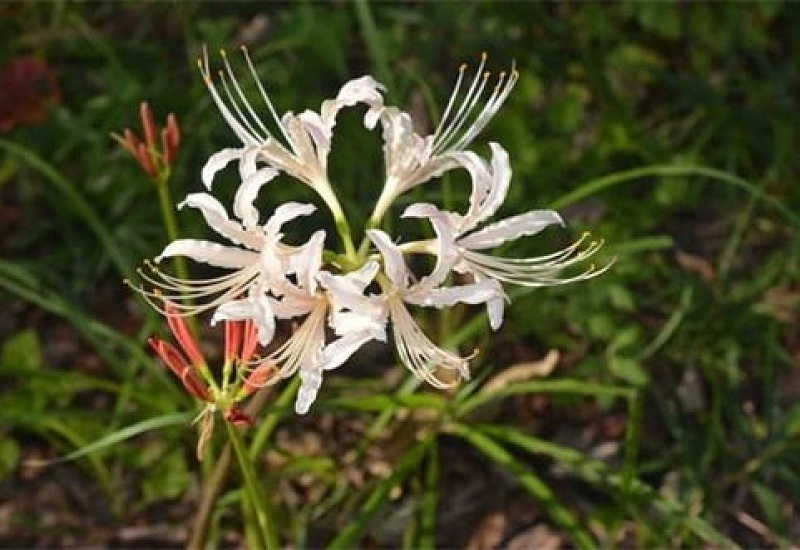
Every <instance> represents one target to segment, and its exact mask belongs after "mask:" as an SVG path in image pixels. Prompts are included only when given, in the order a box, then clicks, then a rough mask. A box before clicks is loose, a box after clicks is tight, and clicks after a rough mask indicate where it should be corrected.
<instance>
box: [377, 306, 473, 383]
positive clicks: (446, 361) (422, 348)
mask: <svg viewBox="0 0 800 550" xmlns="http://www.w3.org/2000/svg"><path fill="white" fill-rule="evenodd" d="M388 306H389V315H390V317H391V320H392V334H393V335H394V340H395V344H396V346H397V350H398V354H399V355H400V360H401V361H402V363H403V364H404V365H405V366H406V367H407V368H408V369H409V370H410V371H411V372H412V373H413V374H414V375H415V376H416V377H418V378H421V379H422V380H425V381H426V382H428V383H429V384H431V385H432V386H434V387H436V388H449V387H452V386H453V385H454V384H455V383H456V382H455V381H443V380H441V379H440V378H439V377H437V375H436V372H435V371H436V369H437V368H444V369H448V370H456V371H458V372H459V374H460V375H461V377H462V378H465V379H466V378H469V370H468V365H469V359H468V358H463V357H459V356H457V355H454V354H451V353H448V352H446V351H445V350H443V349H441V348H440V347H438V346H436V345H435V344H434V343H433V342H431V341H430V339H428V337H427V336H426V335H425V333H423V332H422V329H420V328H419V325H417V323H416V321H414V319H413V318H412V317H411V314H410V313H409V311H408V309H407V308H406V306H405V304H403V302H402V299H401V298H400V297H399V296H397V295H392V296H390V297H389V299H388Z"/></svg>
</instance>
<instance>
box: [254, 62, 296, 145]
mask: <svg viewBox="0 0 800 550" xmlns="http://www.w3.org/2000/svg"><path fill="white" fill-rule="evenodd" d="M242 53H243V54H244V59H245V61H247V66H248V67H249V68H250V74H251V75H252V76H253V80H254V81H255V83H256V86H257V87H258V91H259V92H261V97H263V98H264V103H266V105H267V109H269V113H270V114H271V115H272V118H273V120H274V121H275V124H277V126H278V128H280V130H281V134H283V138H284V139H285V140H286V142H287V143H291V140H290V139H289V136H288V135H287V134H286V128H284V127H283V123H282V122H281V119H280V117H279V116H278V113H277V111H275V107H274V106H273V105H272V101H271V100H270V99H269V95H268V94H267V91H266V90H265V89H264V85H263V84H262V83H261V79H260V78H258V72H257V71H256V68H255V66H254V65H253V61H252V60H251V59H250V53H249V52H248V51H247V48H245V47H244V46H242Z"/></svg>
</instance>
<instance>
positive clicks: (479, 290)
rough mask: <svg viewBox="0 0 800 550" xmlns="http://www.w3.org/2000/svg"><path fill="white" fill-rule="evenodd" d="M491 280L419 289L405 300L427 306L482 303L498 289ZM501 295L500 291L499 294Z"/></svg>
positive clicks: (490, 297) (439, 306)
mask: <svg viewBox="0 0 800 550" xmlns="http://www.w3.org/2000/svg"><path fill="white" fill-rule="evenodd" d="M492 282H493V281H490V280H484V281H480V282H477V283H471V284H467V285H461V286H454V287H447V288H435V289H421V290H420V291H419V292H414V291H412V292H409V293H408V294H406V296H405V300H406V301H407V302H410V303H412V304H416V305H420V306H428V307H437V308H443V307H450V306H452V305H454V304H456V303H459V302H461V303H464V304H473V305H474V304H482V303H484V302H486V301H487V300H491V299H493V298H495V297H497V295H498V291H497V288H496V286H495V285H493V284H492ZM500 295H501V296H502V293H501V294H500Z"/></svg>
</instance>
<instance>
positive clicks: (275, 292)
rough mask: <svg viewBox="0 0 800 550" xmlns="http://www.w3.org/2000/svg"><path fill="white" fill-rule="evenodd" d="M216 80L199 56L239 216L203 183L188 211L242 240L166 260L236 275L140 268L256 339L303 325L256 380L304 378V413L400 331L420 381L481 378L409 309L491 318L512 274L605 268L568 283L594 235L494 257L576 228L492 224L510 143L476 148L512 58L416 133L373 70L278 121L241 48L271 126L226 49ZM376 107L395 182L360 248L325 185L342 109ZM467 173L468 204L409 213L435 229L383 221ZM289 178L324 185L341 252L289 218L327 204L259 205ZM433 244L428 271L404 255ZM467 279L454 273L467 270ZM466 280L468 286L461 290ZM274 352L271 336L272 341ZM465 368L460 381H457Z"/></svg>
mask: <svg viewBox="0 0 800 550" xmlns="http://www.w3.org/2000/svg"><path fill="white" fill-rule="evenodd" d="M222 59H223V65H224V68H223V70H222V71H220V72H219V76H218V78H216V79H215V78H214V77H212V74H211V70H210V68H209V63H208V58H207V56H204V58H203V59H202V60H201V61H200V63H199V64H200V70H201V72H202V74H203V77H204V79H205V82H206V84H207V87H208V90H209V92H210V93H211V96H212V97H213V99H214V102H215V103H216V105H217V107H218V108H219V111H220V112H221V114H222V116H223V118H224V119H225V121H226V122H227V124H228V126H229V127H230V128H231V130H233V132H234V133H235V134H236V136H237V137H238V139H239V141H240V142H241V146H239V147H235V148H229V149H223V150H222V151H219V152H218V153H215V154H214V155H212V156H211V158H210V159H209V160H208V162H207V163H206V165H205V167H204V168H203V170H202V180H203V183H204V184H205V187H206V189H207V190H208V191H211V189H212V183H213V180H214V177H215V175H216V174H217V173H218V172H219V171H220V170H222V169H223V168H225V167H226V166H227V165H229V164H230V163H233V162H235V163H237V165H238V170H239V175H240V177H241V184H240V186H239V188H238V190H237V191H236V194H235V197H234V200H233V204H232V210H233V217H231V216H229V213H228V211H227V209H226V208H225V206H224V205H223V204H221V203H220V202H219V201H218V200H217V199H216V198H215V197H214V196H213V195H211V194H210V193H209V192H203V193H192V194H190V195H189V196H187V197H186V199H185V200H184V201H183V202H182V203H181V204H180V205H179V208H183V207H191V208H195V209H197V210H199V211H200V213H201V214H202V215H203V217H204V219H205V221H206V222H207V223H208V225H209V226H210V227H211V228H212V229H213V230H214V231H216V232H217V233H218V234H219V235H221V236H222V237H224V238H225V239H227V240H228V241H229V242H230V244H226V245H223V244H218V243H216V242H210V241H205V240H195V239H179V240H176V241H174V242H172V243H170V244H169V245H168V246H167V247H166V248H165V249H164V250H163V251H162V253H161V254H160V255H159V256H158V257H156V259H155V262H156V263H158V262H160V261H161V260H162V259H163V258H168V257H173V256H185V257H188V258H190V259H192V260H194V261H197V262H204V263H206V264H210V265H212V266H216V267H218V268H223V269H224V270H228V273H227V274H225V275H223V276H220V277H216V278H212V279H203V280H184V279H181V278H178V277H174V276H172V275H169V274H167V273H164V272H163V271H160V270H159V269H158V268H156V267H155V266H153V265H152V264H149V265H150V268H151V269H150V270H149V271H143V272H142V274H143V277H144V278H145V279H146V281H147V282H148V283H149V284H151V285H154V286H155V289H154V290H152V291H150V290H144V289H142V292H143V293H144V294H145V295H146V296H148V297H150V298H151V300H152V302H153V303H154V304H155V305H156V306H157V307H158V304H163V303H165V302H168V303H172V304H175V308H176V311H180V313H181V314H184V315H194V314H197V313H200V312H202V311H206V310H213V318H212V323H214V322H217V321H219V320H252V321H253V322H254V323H255V325H256V327H257V329H258V338H259V341H260V343H261V344H262V345H263V346H268V345H269V344H270V343H271V342H272V340H273V337H274V335H275V332H276V323H277V322H278V321H280V320H293V326H295V327H296V328H295V330H294V332H293V333H292V335H291V337H289V338H288V339H287V340H286V341H285V342H283V343H282V344H281V345H280V346H279V347H277V348H276V349H274V351H271V352H270V353H268V355H267V356H266V357H263V358H262V359H261V360H259V361H258V362H257V363H256V364H255V365H253V366H252V367H253V369H255V370H256V371H258V372H257V373H254V374H258V376H257V378H258V379H259V380H263V381H264V383H272V382H274V381H276V380H278V379H281V378H286V377H289V376H292V375H294V374H295V373H298V374H299V376H300V378H301V380H302V385H301V388H300V391H299V393H298V396H297V402H296V410H297V412H298V413H305V412H306V411H308V409H309V407H310V406H311V404H312V403H313V401H314V399H315V398H316V395H317V392H318V390H319V388H320V385H321V383H322V376H323V372H324V371H328V370H331V369H335V368H336V367H338V366H340V365H342V364H343V363H344V362H345V361H347V360H348V358H349V357H350V356H351V355H352V354H353V353H354V352H355V351H356V350H358V349H359V348H360V347H361V346H363V345H364V344H365V343H366V342H368V341H370V340H379V341H382V342H386V341H387V327H391V332H392V339H393V341H394V344H395V345H396V347H397V350H398V354H399V357H400V359H401V361H402V363H403V364H404V365H405V366H406V367H408V369H410V370H411V371H412V372H413V373H414V374H415V375H416V376H418V377H420V378H421V379H424V380H426V381H428V382H429V383H431V384H433V385H434V386H437V387H445V386H449V385H451V384H452V383H454V381H457V380H458V378H467V377H468V376H469V370H468V361H469V358H468V357H467V358H465V357H460V356H459V355H457V354H454V353H452V352H450V351H446V350H444V349H442V348H440V347H438V346H437V345H436V344H434V343H433V342H431V340H430V339H429V338H428V337H427V336H426V335H425V334H424V333H423V331H422V330H421V329H420V327H419V325H417V323H416V322H415V321H414V318H413V317H412V315H411V314H410V312H409V310H408V305H409V304H411V305H414V306H423V307H436V308H443V307H447V306H452V305H454V304H456V303H459V302H461V303H467V304H485V305H486V308H487V311H488V315H489V320H490V324H491V327H492V328H493V329H495V330H496V329H498V328H499V327H500V325H501V324H502V321H503V306H504V301H505V299H506V297H505V295H504V293H503V287H502V283H510V284H515V285H523V286H528V287H539V286H549V285H556V284H562V283H567V282H572V281H576V280H580V279H586V278H589V277H592V276H594V275H596V274H598V273H599V272H601V271H602V270H597V269H595V268H594V267H593V266H590V267H588V268H585V269H583V270H582V271H580V272H579V273H578V274H577V275H572V276H571V277H562V276H560V275H559V274H560V273H561V272H562V270H563V269H564V268H566V267H569V266H572V265H574V264H576V263H579V262H583V261H584V260H585V259H586V258H587V257H589V256H591V255H592V254H593V253H594V252H595V251H596V250H597V249H598V248H599V246H600V244H599V243H596V242H588V241H587V240H586V238H582V239H580V240H579V241H578V242H575V243H574V244H572V245H570V246H568V247H566V248H564V249H562V250H558V251H557V252H555V253H553V254H550V255H547V256H542V257H534V258H504V257H497V256H492V255H490V254H487V253H486V252H485V251H486V250H487V249H490V248H495V247H497V246H499V245H501V244H503V243H505V242H507V241H509V240H512V239H516V238H518V237H520V236H523V235H534V234H536V233H538V232H540V231H542V230H543V229H544V228H545V227H547V226H549V225H554V224H563V222H562V220H561V218H560V217H559V215H558V214H557V213H556V212H553V211H550V210H535V211H531V212H527V213H524V214H521V215H518V216H514V217H511V218H507V219H504V220H502V221H498V222H494V223H490V224H488V225H483V224H484V223H485V222H486V220H488V219H489V218H491V217H492V216H493V215H494V214H495V213H496V212H497V210H498V208H499V207H500V206H501V204H502V202H503V201H504V199H505V197H506V194H507V192H508V187H509V183H510V181H511V167H510V164H509V158H508V153H507V152H506V151H505V150H504V149H503V148H502V147H501V146H500V145H499V144H497V143H490V144H489V147H490V150H491V159H490V160H488V161H487V160H486V159H483V158H481V157H480V156H478V155H477V154H476V153H474V152H472V151H469V150H467V147H468V146H469V145H470V144H471V142H472V141H473V139H474V138H475V137H476V136H477V135H478V134H479V133H480V132H481V130H483V128H484V127H485V126H486V124H487V123H488V122H489V121H490V120H491V118H492V117H493V116H494V115H495V113H497V111H498V110H499V109H500V107H501V106H502V104H503V102H504V101H505V100H506V98H507V97H508V95H509V93H510V92H511V89H512V88H513V87H514V84H515V82H516V80H517V77H518V74H517V72H516V70H515V69H514V68H513V67H512V69H511V71H510V72H509V73H500V75H499V77H498V78H497V79H496V81H494V85H493V86H492V83H491V82H490V81H492V77H491V75H490V73H488V72H484V64H485V56H484V58H483V60H482V61H481V64H480V66H479V67H478V69H477V71H476V74H475V76H474V77H473V78H472V79H471V80H470V79H469V78H465V75H466V66H462V68H461V70H460V72H459V76H458V80H457V82H456V84H455V88H454V90H453V92H452V95H451V97H450V100H449V101H448V103H447V107H446V109H445V111H444V115H443V117H442V120H441V123H440V124H439V126H438V127H437V128H436V130H435V132H434V133H433V134H432V135H428V136H422V135H419V134H417V133H416V132H415V130H414V125H413V123H412V120H411V117H410V116H409V115H408V114H407V113H405V112H403V111H401V110H400V109H398V108H397V107H394V106H388V105H385V104H384V98H383V95H382V92H383V91H384V87H383V86H382V85H381V84H379V83H378V82H376V81H375V80H374V79H373V78H372V77H370V76H364V77H361V78H358V79H355V80H351V81H349V82H347V83H346V84H345V85H344V86H342V88H341V89H340V90H339V93H338V94H337V96H336V97H335V98H334V99H330V100H326V101H324V102H323V103H322V106H321V108H320V110H319V112H315V111H310V110H307V111H304V112H302V113H300V114H299V115H296V114H294V113H293V112H287V113H286V114H284V115H283V116H282V117H279V116H278V114H277V112H276V111H275V108H274V107H273V105H272V103H271V101H270V99H269V97H268V95H267V94H266V92H265V91H264V88H263V87H262V84H261V82H260V81H259V79H258V77H257V75H256V71H255V68H254V67H253V64H252V62H251V60H250V58H249V56H248V55H247V52H246V51H245V52H244V59H245V60H246V63H247V66H248V68H249V71H250V73H251V74H252V77H253V78H254V79H255V85H256V86H257V87H258V90H259V91H260V94H261V96H262V98H263V101H264V103H265V105H264V107H265V108H266V111H268V113H269V115H270V118H271V119H272V122H270V124H273V122H274V128H275V130H277V131H273V130H269V129H268V126H267V124H265V122H264V120H263V119H262V118H261V117H260V116H259V115H258V114H257V112H256V108H254V107H253V105H251V103H250V102H249V101H248V100H247V99H246V94H245V93H244V91H243V88H242V86H241V85H240V83H239V81H238V80H237V78H236V76H235V73H234V71H233V69H232V67H231V65H230V63H229V61H228V59H227V58H226V56H225V54H224V52H223V55H222ZM357 104H362V105H365V106H366V107H367V111H366V114H365V116H364V126H365V127H366V128H367V129H373V128H375V127H377V125H380V126H381V129H382V135H383V153H384V156H385V170H386V173H385V180H384V181H385V183H384V187H383V190H382V191H381V193H380V196H379V198H378V200H377V202H376V204H375V207H374V209H373V211H372V214H371V216H370V218H369V220H368V221H367V223H366V235H365V236H364V239H363V240H362V241H361V243H360V244H359V246H358V247H357V246H356V245H355V244H354V241H353V239H352V235H351V232H350V229H349V224H348V222H347V219H346V217H345V215H344V213H343V211H342V208H341V206H340V204H339V201H338V198H337V196H336V193H335V192H334V188H333V186H332V185H331V183H330V181H329V179H328V170H327V165H328V155H329V153H330V150H331V138H332V134H333V129H334V126H335V124H336V116H337V114H338V112H339V111H340V110H341V109H342V108H344V107H350V106H354V105H357ZM454 169H464V170H466V171H467V173H468V174H469V176H470V179H471V181H472V192H471V195H470V206H469V209H468V210H467V212H466V213H464V214H461V213H457V212H448V211H445V210H442V209H441V208H440V207H438V206H436V205H434V204H429V203H418V204H412V205H410V206H408V207H407V208H406V209H405V211H404V212H403V214H402V216H403V217H404V218H424V219H427V220H428V221H429V222H430V224H431V226H432V228H433V231H434V233H435V237H434V238H432V239H427V240H420V241H412V242H404V243H402V244H397V243H396V241H395V239H393V238H392V237H391V236H389V235H388V234H386V233H385V232H384V231H382V230H381V229H379V227H380V225H381V222H382V220H383V217H384V215H385V214H386V212H387V211H388V209H389V207H390V206H391V205H392V203H393V202H394V200H395V199H396V198H397V197H398V196H400V195H401V194H403V193H405V192H406V191H408V190H409V189H411V188H413V187H416V186H418V185H421V184H424V183H426V182H429V181H430V180H432V179H434V178H437V177H438V176H441V175H442V174H443V173H445V172H447V171H449V170H454ZM279 174H285V175H288V176H290V177H292V178H294V179H296V180H299V181H301V182H303V183H304V184H306V185H308V186H309V187H311V188H312V189H313V190H314V191H316V193H317V194H318V195H319V197H321V199H322V201H323V202H324V204H325V205H326V206H327V207H328V209H329V210H330V212H331V214H332V216H333V220H334V222H335V226H336V229H337V231H338V233H339V236H340V237H341V241H342V243H343V248H344V250H343V251H341V252H338V253H337V252H331V251H327V250H326V249H325V239H326V234H325V231H323V230H319V231H317V232H315V233H314V234H313V235H312V236H311V238H310V239H309V240H308V242H306V243H305V244H303V245H301V246H291V245H289V244H287V243H285V242H283V240H282V239H283V236H284V234H283V232H282V230H283V227H284V226H285V225H286V224H287V223H288V222H290V221H291V220H293V219H295V218H297V217H299V216H307V215H309V214H310V213H312V212H313V211H314V210H315V206H313V205H311V204H301V203H295V202H289V203H286V204H281V205H279V206H277V207H276V208H275V209H274V211H273V212H272V215H271V216H270V217H269V218H268V219H267V220H266V221H264V217H263V216H262V215H261V212H259V210H258V208H257V207H256V206H255V202H256V198H257V196H258V194H259V191H260V190H261V188H262V187H263V186H264V185H267V184H268V183H270V181H272V180H273V179H274V178H275V177H276V176H278V175H279ZM410 254H427V255H433V256H434V257H435V266H434V268H433V269H432V271H431V272H430V273H428V274H427V275H425V276H423V277H420V278H416V277H414V275H413V274H412V273H411V272H410V270H409V268H408V266H407V264H406V257H407V255H410ZM454 274H455V275H454ZM451 281H457V282H460V283H461V284H450V282H451ZM273 347H274V346H273ZM447 370H450V371H454V373H455V374H456V376H453V375H452V374H451V375H445V371H447Z"/></svg>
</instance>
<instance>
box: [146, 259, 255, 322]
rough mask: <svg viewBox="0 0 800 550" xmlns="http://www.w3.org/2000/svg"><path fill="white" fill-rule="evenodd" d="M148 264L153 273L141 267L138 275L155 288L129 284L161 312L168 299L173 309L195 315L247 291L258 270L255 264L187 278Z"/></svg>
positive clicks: (183, 314)
mask: <svg viewBox="0 0 800 550" xmlns="http://www.w3.org/2000/svg"><path fill="white" fill-rule="evenodd" d="M147 267H148V268H149V269H150V271H151V272H152V274H151V273H148V272H147V271H145V270H143V269H140V270H139V275H140V276H141V277H142V279H143V280H145V281H146V282H147V283H149V284H151V285H153V286H154V287H155V289H154V290H146V289H145V288H143V287H135V286H132V288H133V289H134V290H136V291H137V292H138V293H139V294H141V295H142V297H143V298H144V299H145V300H146V301H147V302H148V303H149V304H150V305H152V306H153V307H154V308H155V309H156V310H157V311H159V312H160V313H164V314H166V311H165V310H164V308H163V306H162V305H161V304H163V303H164V302H165V301H168V302H170V303H171V307H172V308H174V313H177V314H178V315H181V316H188V315H197V314H199V313H202V312H204V311H208V310H210V309H213V308H216V307H218V306H220V305H222V304H224V303H226V302H229V301H231V300H235V299H237V298H239V297H241V296H242V295H244V294H246V293H247V291H248V289H249V288H250V287H251V286H252V285H253V283H254V282H255V280H256V279H257V277H258V274H259V268H258V266H252V267H247V268H244V269H240V270H238V271H235V272H233V273H230V274H228V275H225V276H222V277H214V278H211V279H203V280H190V279H180V278H178V277H174V276H172V275H169V274H167V273H164V272H163V271H161V270H159V269H158V268H157V267H156V266H154V265H153V264H151V263H148V264H147ZM208 298H210V299H208ZM187 301H188V302H190V303H187ZM192 302H199V303H192Z"/></svg>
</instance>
